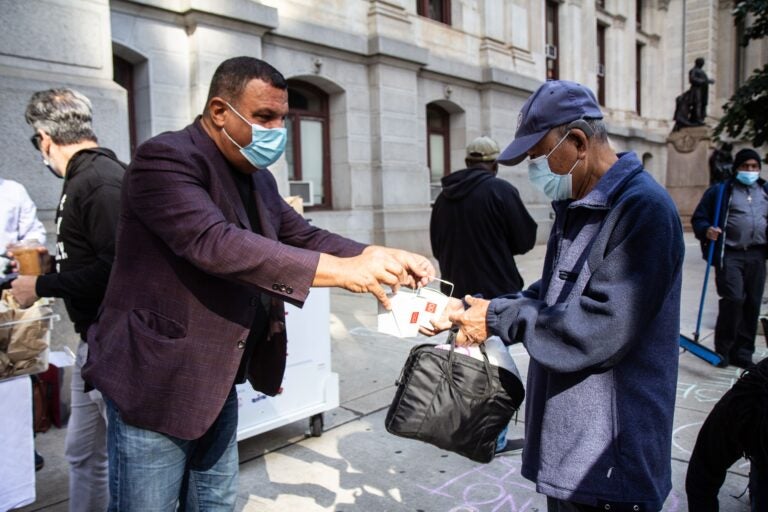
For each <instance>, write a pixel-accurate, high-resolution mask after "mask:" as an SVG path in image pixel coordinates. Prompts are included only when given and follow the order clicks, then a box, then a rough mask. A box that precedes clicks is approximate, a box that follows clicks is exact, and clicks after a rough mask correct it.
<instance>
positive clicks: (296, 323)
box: [237, 288, 339, 441]
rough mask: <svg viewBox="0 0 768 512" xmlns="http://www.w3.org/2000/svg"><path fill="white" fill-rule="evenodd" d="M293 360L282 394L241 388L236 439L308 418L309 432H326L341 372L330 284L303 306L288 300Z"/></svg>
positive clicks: (313, 293) (247, 386)
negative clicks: (336, 367) (334, 353)
mask: <svg viewBox="0 0 768 512" xmlns="http://www.w3.org/2000/svg"><path fill="white" fill-rule="evenodd" d="M285 314H286V317H285V323H286V329H287V330H288V360H287V363H286V369H285V377H284V378H283V392H282V393H281V394H279V395H277V396H275V397H270V396H267V395H265V394H263V393H259V392H258V391H254V389H253V388H252V387H251V385H250V384H249V383H247V382H246V383H245V384H240V385H238V386H237V398H238V401H239V414H240V418H239V423H238V426H237V440H238V441H240V440H243V439H247V438H249V437H251V436H255V435H257V434H261V433H262V432H266V431H268V430H272V429H274V428H277V427H281V426H283V425H287V424H288V423H293V422H294V421H299V420H302V419H305V418H308V419H309V427H310V433H311V434H312V435H313V436H319V435H320V434H321V433H322V432H323V412H325V411H328V410H330V409H333V408H335V407H338V406H339V375H338V374H337V373H333V372H332V371H331V336H330V298H329V292H328V288H313V289H312V291H311V292H310V294H309V298H308V299H307V301H306V303H305V304H304V307H303V308H302V309H299V308H296V307H294V306H291V305H290V304H286V306H285Z"/></svg>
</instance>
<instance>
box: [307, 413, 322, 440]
mask: <svg viewBox="0 0 768 512" xmlns="http://www.w3.org/2000/svg"><path fill="white" fill-rule="evenodd" d="M309 433H310V435H311V436H312V437H320V436H321V435H322V434H323V415H322V414H315V415H314V416H312V417H311V418H309Z"/></svg>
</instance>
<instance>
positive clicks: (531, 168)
mask: <svg viewBox="0 0 768 512" xmlns="http://www.w3.org/2000/svg"><path fill="white" fill-rule="evenodd" d="M567 137H568V134H567V133H566V134H565V135H564V136H563V138H562V139H560V141H559V142H558V143H557V144H556V145H555V147H554V148H552V151H550V152H549V153H547V154H546V155H541V156H538V157H536V158H532V159H531V160H530V161H529V162H528V179H529V180H530V182H531V184H532V185H533V186H534V187H536V188H538V189H539V190H541V191H542V192H544V193H545V194H546V195H547V197H548V198H550V199H552V200H553V201H561V200H563V199H570V197H571V194H572V193H573V175H572V174H571V173H573V170H574V169H575V168H576V165H578V163H579V161H578V160H576V161H575V162H574V163H573V165H572V166H571V169H570V170H569V171H568V173H567V174H555V173H554V172H552V170H551V169H550V168H549V162H548V161H547V159H548V158H549V157H550V155H552V153H554V152H555V150H556V149H557V148H558V147H560V144H562V143H563V141H564V140H565V139H566V138H567Z"/></svg>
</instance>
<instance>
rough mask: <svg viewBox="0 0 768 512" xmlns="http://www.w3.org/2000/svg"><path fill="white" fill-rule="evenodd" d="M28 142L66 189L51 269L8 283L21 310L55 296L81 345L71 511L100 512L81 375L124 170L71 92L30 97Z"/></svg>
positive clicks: (95, 450)
mask: <svg viewBox="0 0 768 512" xmlns="http://www.w3.org/2000/svg"><path fill="white" fill-rule="evenodd" d="M25 117H26V121H27V124H29V125H30V126H31V127H32V128H33V129H34V130H35V132H34V134H33V135H32V144H33V145H34V146H35V149H37V150H38V151H40V153H41V154H42V156H43V162H44V163H45V165H46V166H47V167H48V169H49V170H50V171H51V172H52V173H53V174H54V175H55V176H56V177H58V178H63V179H64V186H63V189H62V193H61V199H60V201H59V206H58V210H57V212H56V265H55V267H56V268H52V269H50V270H51V271H50V272H49V273H47V274H44V275H41V276H39V277H35V276H20V277H19V278H18V279H16V280H15V281H14V282H13V284H12V290H13V294H14V296H15V298H16V300H18V301H19V303H20V304H22V305H27V304H31V303H32V302H34V301H35V300H36V299H37V298H38V297H61V298H63V299H64V303H65V305H66V307H67V313H69V317H70V319H71V320H72V322H73V323H74V324H75V331H76V332H77V333H78V334H79V335H80V337H81V341H80V343H79V346H78V351H77V362H76V365H75V368H74V371H73V373H72V386H71V387H72V413H71V416H70V419H69V425H68V428H67V440H66V458H67V461H68V462H69V465H70V472H69V510H71V511H87V512H97V511H99V510H106V509H107V505H108V501H109V491H108V486H107V444H106V420H105V418H106V413H105V408H104V402H103V400H102V398H101V395H100V394H99V392H98V391H95V390H93V391H90V392H88V393H86V392H85V389H84V384H83V380H82V377H81V375H80V369H81V367H82V365H83V364H84V363H85V360H86V356H87V350H88V347H87V345H86V344H85V342H84V341H82V340H84V339H85V335H86V332H87V330H88V327H89V326H90V325H91V324H92V323H93V322H94V320H95V318H96V312H97V310H98V308H99V305H100V304H101V301H102V299H103V298H104V291H105V290H106V287H107V281H108V279H109V273H110V271H111V269H112V261H113V259H114V252H115V233H116V228H117V219H118V215H119V212H120V186H121V184H122V179H123V171H124V170H125V165H124V164H123V163H121V162H120V161H119V160H117V157H116V156H115V154H114V153H113V152H112V151H110V150H109V149H106V148H100V147H99V146H98V141H97V138H96V135H95V134H94V132H93V129H92V127H91V119H92V108H91V102H90V101H89V100H88V98H86V97H85V96H84V95H82V94H81V93H79V92H77V91H73V90H71V89H50V90H47V91H40V92H36V93H35V94H33V95H32V98H31V99H30V100H29V104H28V105H27V110H26V113H25Z"/></svg>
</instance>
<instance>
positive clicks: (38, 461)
mask: <svg viewBox="0 0 768 512" xmlns="http://www.w3.org/2000/svg"><path fill="white" fill-rule="evenodd" d="M43 466H45V459H44V458H43V456H42V455H40V454H39V453H37V450H35V471H40V470H41V469H43Z"/></svg>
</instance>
